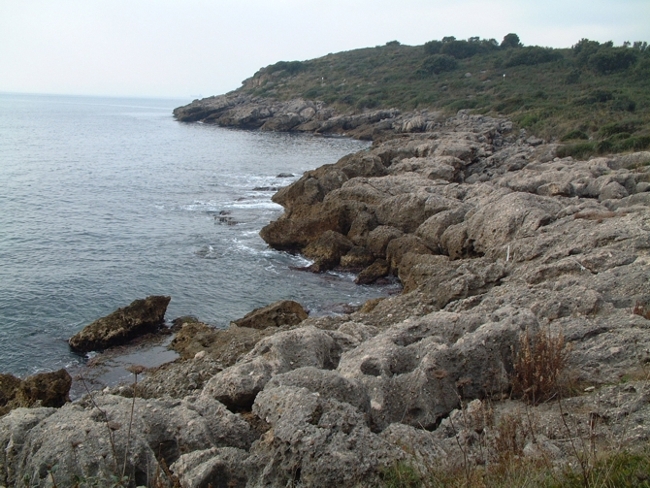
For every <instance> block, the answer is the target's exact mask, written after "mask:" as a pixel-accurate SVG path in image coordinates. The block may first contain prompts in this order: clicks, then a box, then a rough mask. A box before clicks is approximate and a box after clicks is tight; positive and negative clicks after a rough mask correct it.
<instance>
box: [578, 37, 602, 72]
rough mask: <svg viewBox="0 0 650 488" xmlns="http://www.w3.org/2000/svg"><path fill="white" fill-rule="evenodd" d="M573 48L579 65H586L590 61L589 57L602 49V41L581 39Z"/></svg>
mask: <svg viewBox="0 0 650 488" xmlns="http://www.w3.org/2000/svg"><path fill="white" fill-rule="evenodd" d="M571 49H572V50H573V55H574V56H575V58H576V63H577V64H578V66H586V65H587V63H588V62H589V57H590V56H591V55H592V54H595V53H597V52H598V50H599V49H600V43H599V42H598V41H590V40H589V39H581V40H580V41H579V42H578V43H577V44H576V45H574V46H573V47H572V48H571Z"/></svg>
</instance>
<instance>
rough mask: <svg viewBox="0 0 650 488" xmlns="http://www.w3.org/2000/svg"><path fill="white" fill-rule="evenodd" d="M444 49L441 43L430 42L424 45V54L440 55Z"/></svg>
mask: <svg viewBox="0 0 650 488" xmlns="http://www.w3.org/2000/svg"><path fill="white" fill-rule="evenodd" d="M441 47H442V42H441V41H429V42H425V43H424V52H425V53H426V54H439V53H440V48H441Z"/></svg>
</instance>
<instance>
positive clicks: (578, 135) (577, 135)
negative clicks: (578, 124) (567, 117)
mask: <svg viewBox="0 0 650 488" xmlns="http://www.w3.org/2000/svg"><path fill="white" fill-rule="evenodd" d="M576 139H584V140H587V139H589V136H588V135H587V134H585V133H584V132H583V131H581V130H577V129H576V130H572V131H571V132H567V133H566V134H565V135H564V136H562V139H561V140H562V141H574V140H576Z"/></svg>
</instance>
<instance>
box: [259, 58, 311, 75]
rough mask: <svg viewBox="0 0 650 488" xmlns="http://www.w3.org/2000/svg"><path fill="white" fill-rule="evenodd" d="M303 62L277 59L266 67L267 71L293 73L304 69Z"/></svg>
mask: <svg viewBox="0 0 650 488" xmlns="http://www.w3.org/2000/svg"><path fill="white" fill-rule="evenodd" d="M304 67H305V66H304V63H302V62H301V61H278V62H277V63H275V64H272V65H270V66H269V67H268V68H266V69H267V71H268V73H275V72H276V71H285V72H286V73H287V74H290V75H294V74H296V73H298V72H299V71H302V70H303V69H304Z"/></svg>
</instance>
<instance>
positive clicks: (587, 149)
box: [557, 142, 596, 159]
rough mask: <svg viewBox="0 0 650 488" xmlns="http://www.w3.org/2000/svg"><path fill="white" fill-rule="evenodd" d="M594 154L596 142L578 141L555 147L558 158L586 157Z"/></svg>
mask: <svg viewBox="0 0 650 488" xmlns="http://www.w3.org/2000/svg"><path fill="white" fill-rule="evenodd" d="M594 154H596V143H594V142H579V143H576V144H566V145H564V146H560V147H558V148H557V156H558V157H559V158H566V157H569V156H571V157H573V158H576V159H586V158H588V157H589V156H592V155H594Z"/></svg>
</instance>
